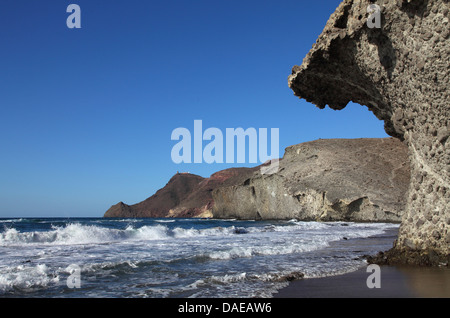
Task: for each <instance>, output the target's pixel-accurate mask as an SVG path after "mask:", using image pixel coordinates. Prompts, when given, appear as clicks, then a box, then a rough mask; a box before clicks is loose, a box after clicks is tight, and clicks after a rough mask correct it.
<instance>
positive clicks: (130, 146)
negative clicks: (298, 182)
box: [0, 0, 386, 217]
mask: <svg viewBox="0 0 450 318" xmlns="http://www.w3.org/2000/svg"><path fill="white" fill-rule="evenodd" d="M339 2H340V1H339V0H321V1H306V0H282V1H274V0H270V1H266V0H258V1H254V0H226V1H223V0H164V1H163V0H158V1H153V0H149V1H144V0H139V1H138V0H114V1H106V0H104V1H99V0H70V1H64V0H45V1H36V0H2V1H1V2H0V135H1V137H0V149H1V150H0V151H1V152H0V202H1V203H0V217H29V216H42V217H44V216H61V217H71V216H92V217H99V216H102V215H103V214H104V212H105V211H106V210H107V209H108V208H109V207H110V206H111V205H112V204H115V203H117V202H119V201H123V202H125V203H127V204H134V203H138V202H140V201H142V200H144V199H146V198H147V197H149V196H150V195H152V194H153V193H154V192H156V191H157V190H158V189H159V188H161V187H163V186H164V185H165V184H166V183H167V181H168V180H169V179H170V178H171V177H172V176H173V175H174V174H175V173H176V172H177V171H189V172H191V173H195V174H199V175H202V176H204V177H208V176H209V175H211V174H212V173H214V172H216V171H218V170H222V169H225V168H229V167H231V166H252V164H247V165H245V164H244V165H238V164H205V163H204V164H181V165H177V164H175V163H173V162H172V160H171V149H172V147H173V146H174V145H175V144H176V141H172V140H171V133H172V131H173V130H174V129H175V128H177V127H185V128H188V129H190V130H191V131H193V125H194V120H196V119H198V120H202V123H203V128H204V129H206V128H209V127H217V128H219V129H221V130H222V131H223V132H225V129H226V128H237V127H243V128H244V129H246V128H249V127H254V128H279V132H280V138H279V141H280V154H281V155H283V153H284V149H285V148H286V147H287V146H290V145H294V144H298V143H301V142H305V141H310V140H315V139H319V138H360V137H386V134H385V132H384V129H383V123H382V122H381V121H379V120H377V119H376V118H375V116H374V115H373V114H372V113H370V112H369V111H368V110H367V108H366V107H362V106H359V105H352V104H351V105H349V106H347V108H346V109H344V110H342V111H333V110H330V109H329V108H328V107H327V108H326V109H324V110H320V109H318V108H316V107H315V106H313V105H312V104H309V103H307V102H305V101H304V100H300V99H298V98H297V97H295V96H294V95H293V93H292V91H291V90H290V89H289V87H288V84H287V77H288V75H289V74H290V72H291V68H292V66H294V65H300V64H301V62H302V60H303V58H304V56H305V55H306V54H307V53H308V51H309V50H310V48H311V46H312V44H313V43H314V42H315V41H316V38H317V36H318V35H319V34H320V33H321V31H322V29H323V27H324V26H325V23H326V21H327V20H328V18H329V16H330V14H331V13H332V12H333V11H334V10H335V9H336V7H337V6H338V5H339ZM72 3H75V4H78V5H79V6H80V8H81V29H69V28H68V27H67V25H66V19H67V17H68V16H69V15H70V13H67V12H66V9H67V6H68V5H69V4H72Z"/></svg>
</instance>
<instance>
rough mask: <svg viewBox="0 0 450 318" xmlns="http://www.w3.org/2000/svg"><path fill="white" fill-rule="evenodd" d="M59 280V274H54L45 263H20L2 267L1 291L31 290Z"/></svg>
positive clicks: (0, 274)
mask: <svg viewBox="0 0 450 318" xmlns="http://www.w3.org/2000/svg"><path fill="white" fill-rule="evenodd" d="M57 282H59V276H58V275H56V274H52V273H51V272H50V270H49V268H48V267H47V265H45V264H38V265H36V266H25V265H19V266H16V267H12V268H2V270H1V271H0V291H2V292H6V291H9V290H12V289H23V290H30V289H33V288H42V287H46V286H48V285H49V284H51V283H57Z"/></svg>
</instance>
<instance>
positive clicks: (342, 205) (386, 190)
mask: <svg viewBox="0 0 450 318" xmlns="http://www.w3.org/2000/svg"><path fill="white" fill-rule="evenodd" d="M409 176H410V174H409V166H408V164H407V149H406V147H405V146H404V145H403V144H402V143H401V142H400V141H398V140H396V139H394V138H383V139H330V140H316V141H312V142H307V143H302V144H299V145H295V146H291V147H288V148H287V149H286V152H285V154H284V156H283V158H282V160H281V161H280V166H279V171H278V172H277V173H275V174H271V175H264V174H261V173H260V172H259V171H257V172H255V173H254V174H253V176H252V177H250V178H248V179H245V180H242V182H241V183H235V184H231V185H223V186H220V187H217V188H216V189H215V190H214V191H213V199H214V205H213V216H214V217H215V218H239V219H294V218H295V219H298V220H315V221H367V222H372V221H375V222H376V221H380V222H386V221H387V222H400V220H401V216H402V213H403V211H404V208H405V202H406V200H405V199H406V198H405V195H406V192H407V188H408V184H409Z"/></svg>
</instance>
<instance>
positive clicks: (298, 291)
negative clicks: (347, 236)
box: [274, 266, 450, 298]
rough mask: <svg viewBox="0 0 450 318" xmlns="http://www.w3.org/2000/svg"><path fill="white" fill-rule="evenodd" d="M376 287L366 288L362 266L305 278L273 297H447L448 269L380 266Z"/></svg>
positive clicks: (448, 290)
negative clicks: (320, 276)
mask: <svg viewBox="0 0 450 318" xmlns="http://www.w3.org/2000/svg"><path fill="white" fill-rule="evenodd" d="M380 270H381V271H380V282H381V285H380V288H372V289H371V288H368V287H367V284H366V281H367V278H368V277H369V276H370V275H371V272H366V268H361V269H360V270H358V271H355V272H351V273H348V274H344V275H338V276H331V277H324V278H305V279H302V280H297V281H293V282H291V283H290V284H289V286H287V287H285V288H284V289H281V290H280V291H279V292H278V293H277V294H275V295H274V297H275V298H450V269H449V268H417V267H394V266H381V267H380Z"/></svg>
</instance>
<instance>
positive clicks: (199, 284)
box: [0, 218, 399, 298]
mask: <svg viewBox="0 0 450 318" xmlns="http://www.w3.org/2000/svg"><path fill="white" fill-rule="evenodd" d="M398 228H399V225H398V224H389V223H353V222H303V221H297V220H286V221H242V220H216V219H155V218H139V219H134V218H3V219H0V297H1V298H7V297H11V298H21V297H26V298H35V297H36V298H119V297H120V298H271V297H273V296H274V295H275V294H276V293H277V292H278V291H279V290H280V289H281V288H284V287H285V286H287V285H288V284H289V281H290V280H291V279H295V278H299V277H301V276H303V279H308V278H314V277H326V276H333V275H340V274H344V273H348V272H352V271H356V270H358V269H360V268H362V267H364V266H367V263H366V261H365V258H364V256H365V255H374V254H376V253H377V252H378V251H385V250H388V249H390V248H391V247H392V244H393V242H394V240H395V239H396V237H397V232H398Z"/></svg>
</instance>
